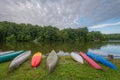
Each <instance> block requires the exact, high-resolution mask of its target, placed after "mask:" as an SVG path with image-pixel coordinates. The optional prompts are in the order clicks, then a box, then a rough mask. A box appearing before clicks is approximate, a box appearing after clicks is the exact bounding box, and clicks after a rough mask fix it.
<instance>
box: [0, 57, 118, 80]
mask: <svg viewBox="0 0 120 80" xmlns="http://www.w3.org/2000/svg"><path fill="white" fill-rule="evenodd" d="M45 60H46V59H45V58H44V59H42V62H41V64H40V65H39V67H37V68H36V69H32V67H31V64H30V59H29V60H27V61H26V62H25V63H24V64H22V65H21V66H20V67H18V68H17V69H15V70H14V71H13V72H11V73H7V72H8V66H9V64H10V62H11V61H9V62H5V63H0V80H120V60H113V61H112V62H113V63H114V64H116V66H117V67H118V71H114V70H112V69H110V68H108V67H106V66H103V65H101V66H102V67H103V70H95V69H93V68H92V67H91V66H89V65H88V64H87V63H85V64H83V65H82V64H79V63H77V62H75V61H74V60H72V59H71V57H60V58H59V61H58V63H57V65H56V68H55V70H54V71H53V72H52V73H51V74H48V73H47V70H46V65H45Z"/></svg>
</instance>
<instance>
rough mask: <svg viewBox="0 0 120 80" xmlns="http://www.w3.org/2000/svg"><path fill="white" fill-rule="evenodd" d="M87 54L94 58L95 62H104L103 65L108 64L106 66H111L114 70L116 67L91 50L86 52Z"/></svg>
mask: <svg viewBox="0 0 120 80" xmlns="http://www.w3.org/2000/svg"><path fill="white" fill-rule="evenodd" d="M87 55H88V56H89V57H91V58H92V59H94V60H96V61H97V62H100V63H102V64H104V65H106V66H108V67H110V68H112V69H114V70H117V67H116V66H115V65H114V64H113V63H111V62H110V61H108V60H106V59H104V58H103V57H101V56H98V55H97V54H93V53H91V52H87Z"/></svg>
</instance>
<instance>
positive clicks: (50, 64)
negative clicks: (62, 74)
mask: <svg viewBox="0 0 120 80" xmlns="http://www.w3.org/2000/svg"><path fill="white" fill-rule="evenodd" d="M57 61H58V56H57V54H56V52H55V51H54V50H52V51H51V53H50V54H49V55H48V57H47V60H46V65H47V69H48V73H51V72H52V71H53V69H54V68H55V65H56V63H57Z"/></svg>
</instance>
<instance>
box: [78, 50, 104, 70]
mask: <svg viewBox="0 0 120 80" xmlns="http://www.w3.org/2000/svg"><path fill="white" fill-rule="evenodd" d="M79 54H80V55H81V56H82V57H83V58H84V59H85V60H86V61H87V62H88V63H89V64H90V65H91V66H92V67H93V68H95V69H102V67H101V66H100V65H99V64H97V63H96V62H95V61H93V60H92V59H91V58H90V57H88V56H87V55H86V54H85V53H83V52H80V53H79Z"/></svg>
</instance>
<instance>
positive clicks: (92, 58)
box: [71, 52, 117, 70]
mask: <svg viewBox="0 0 120 80" xmlns="http://www.w3.org/2000/svg"><path fill="white" fill-rule="evenodd" d="M71 57H72V58H73V59H74V60H76V61H78V62H80V63H81V64H83V63H84V62H83V60H85V61H87V62H88V63H89V64H90V65H91V66H92V67H93V68H95V69H103V68H102V67H101V66H100V65H99V64H98V63H97V62H99V63H101V64H103V65H105V66H108V67H109V68H112V69H114V70H117V67H116V66H115V65H114V64H113V63H112V62H110V61H108V60H106V59H105V58H103V57H101V56H99V55H97V54H93V53H91V52H87V53H86V54H85V53H83V52H80V53H79V54H77V53H74V52H72V53H71Z"/></svg>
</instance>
